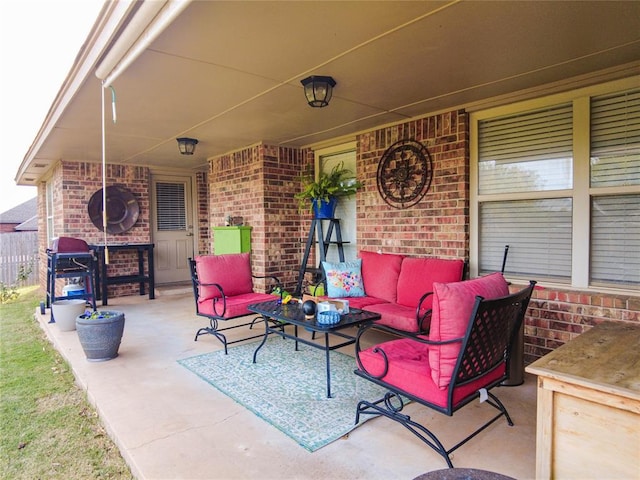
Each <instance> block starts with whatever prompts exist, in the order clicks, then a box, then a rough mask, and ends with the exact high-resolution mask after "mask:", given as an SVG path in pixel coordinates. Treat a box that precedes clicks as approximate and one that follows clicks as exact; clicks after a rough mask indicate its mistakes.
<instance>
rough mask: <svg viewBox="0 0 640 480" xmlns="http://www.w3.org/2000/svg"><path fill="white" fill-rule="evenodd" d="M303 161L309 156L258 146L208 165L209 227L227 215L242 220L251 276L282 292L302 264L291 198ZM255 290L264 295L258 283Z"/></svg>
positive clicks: (296, 222)
mask: <svg viewBox="0 0 640 480" xmlns="http://www.w3.org/2000/svg"><path fill="white" fill-rule="evenodd" d="M311 158H313V157H311ZM308 159H309V152H308V151H303V150H298V149H292V148H283V147H276V146H269V145H265V144H258V145H254V146H252V147H248V148H246V149H244V150H240V151H237V152H234V153H231V154H228V155H223V156H221V157H218V158H215V159H213V160H211V162H210V168H209V178H210V183H209V224H210V225H211V226H222V225H224V221H225V218H226V216H228V215H231V216H233V217H243V220H244V224H245V225H249V226H251V227H252V231H251V262H252V268H253V271H254V274H256V275H276V276H277V277H278V278H280V280H281V281H282V282H283V284H284V286H285V288H291V285H293V284H294V282H295V276H296V274H297V268H298V265H299V262H300V258H301V255H300V254H301V247H300V242H299V232H300V230H301V219H300V216H299V215H298V213H297V205H296V203H295V200H294V199H293V195H294V193H295V192H297V191H298V189H299V185H300V184H299V181H298V178H297V177H298V173H299V172H300V171H301V169H302V168H303V164H304V162H306V161H308ZM213 241H214V240H213V238H211V247H210V249H211V251H213ZM256 286H257V288H258V289H259V290H264V286H263V285H261V284H260V283H259V282H258V284H257V285H256Z"/></svg>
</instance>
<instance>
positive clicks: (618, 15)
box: [16, 0, 640, 185]
mask: <svg viewBox="0 0 640 480" xmlns="http://www.w3.org/2000/svg"><path fill="white" fill-rule="evenodd" d="M176 5H178V7H176ZM184 5H186V6H184ZM183 6H184V8H183ZM176 8H177V9H176ZM171 9H176V10H175V12H176V16H175V19H173V20H172V21H171V22H170V23H169V24H168V26H166V27H165V26H163V27H159V26H158V25H159V24H158V23H157V22H158V18H160V17H161V16H162V14H163V13H166V12H167V11H170V10H171ZM145 10H147V11H149V10H151V11H153V13H154V15H153V16H155V13H157V14H158V17H155V18H154V19H149V20H144V18H143V12H144V11H145ZM156 10H157V12H156ZM141 19H142V20H141ZM145 22H146V23H145ZM141 23H142V24H143V27H148V28H147V31H146V32H144V33H143V34H142V35H141V36H140V38H139V39H138V41H140V40H141V39H142V40H144V39H145V38H147V39H151V41H150V42H148V45H147V44H144V43H142V44H141V43H136V41H135V39H134V40H132V41H131V42H130V44H129V45H128V47H131V50H136V49H138V50H140V54H139V55H138V56H136V57H135V58H134V60H133V62H132V63H131V64H130V65H129V66H128V67H127V68H126V69H124V70H123V72H122V73H121V74H120V75H119V76H117V77H116V78H115V79H114V81H113V83H112V85H113V87H114V89H115V92H116V105H117V123H115V124H113V123H112V122H111V112H110V107H107V108H108V110H107V135H106V138H107V143H106V151H107V161H108V162H110V163H120V164H129V165H145V166H152V167H157V168H180V169H183V170H189V171H193V170H198V169H205V168H206V163H207V162H206V160H207V158H211V157H213V156H216V155H220V154H223V153H226V152H229V151H233V150H236V149H239V148H242V147H246V146H248V145H252V144H255V143H257V142H260V141H265V142H267V143H269V144H275V145H283V146H298V147H299V146H308V145H313V144H317V143H318V142H323V141H326V140H329V139H334V138H339V137H345V138H346V137H348V136H352V135H354V134H355V133H356V132H359V131H363V130H367V129H371V128H373V127H376V126H380V125H384V124H389V123H394V122H401V121H403V120H405V119H407V118H411V117H415V116H419V115H424V114H428V113H432V112H436V111H440V110H443V109H450V108H458V107H469V106H472V107H473V106H474V105H476V106H478V105H480V104H481V102H483V101H485V100H486V99H490V98H495V97H504V96H509V95H511V94H514V93H515V92H520V91H523V90H528V89H538V88H539V87H541V86H543V85H548V84H552V83H555V82H565V83H566V87H565V88H571V87H572V86H573V85H574V84H573V83H571V82H568V81H567V80H568V79H571V78H574V77H585V76H590V75H592V74H594V72H604V74H603V75H599V76H595V77H594V79H593V82H595V81H602V79H603V78H605V79H607V78H615V77H616V76H628V75H630V74H632V73H636V74H637V73H638V72H640V62H639V59H640V2H627V1H622V2H617V1H606V2H533V1H531V2H503V1H500V2H493V1H483V2H472V1H463V2H438V1H427V2H422V1H407V2H404V1H378V2H370V1H354V2H346V1H335V2H333V1H326V2H312V1H280V2H271V1H256V2H254V1H194V2H191V3H186V4H179V3H178V2H175V1H169V2H160V1H154V2H152V1H150V0H145V1H144V2H134V1H131V2H127V1H121V2H113V4H111V3H109V2H107V3H105V7H104V8H103V11H102V12H101V15H100V17H99V18H98V20H97V21H96V24H95V26H94V29H93V31H92V33H91V34H90V36H89V38H88V39H87V42H86V44H85V45H84V46H83V49H82V50H81V52H80V54H79V55H78V61H77V63H76V65H75V66H74V68H73V69H72V70H71V72H70V74H69V76H68V78H67V80H66V82H65V84H64V85H63V86H62V87H61V90H60V93H59V94H58V97H57V98H56V100H55V101H54V104H53V106H52V107H51V110H50V112H49V115H48V117H47V118H46V119H45V121H44V124H43V126H42V129H41V130H40V132H39V134H38V136H37V137H36V139H35V140H34V143H33V145H32V147H31V148H30V150H29V151H28V152H27V154H26V156H25V158H24V161H23V163H22V165H21V166H20V169H19V171H18V173H17V175H16V180H17V182H18V183H19V184H21V185H33V184H36V183H37V182H38V181H39V180H40V179H41V178H42V176H43V175H45V174H46V172H47V171H48V169H49V168H50V167H51V166H53V165H54V164H55V163H56V162H57V161H58V160H72V161H76V160H82V161H95V162H99V161H101V158H102V147H101V138H102V137H101V122H102V113H101V105H100V95H101V80H100V79H99V78H98V77H97V76H96V74H95V72H96V68H99V69H100V70H105V69H106V70H107V71H106V73H105V74H104V75H102V76H105V75H108V74H109V71H108V69H107V68H106V67H105V65H106V63H107V61H103V59H104V57H105V55H107V54H108V53H109V51H110V50H113V51H114V52H115V51H116V50H117V49H118V48H119V46H118V45H117V43H116V42H117V40H118V38H119V37H120V38H121V39H125V38H126V37H128V36H132V35H131V32H134V31H135V32H136V33H134V34H133V36H134V37H136V38H137V36H138V35H139V32H138V31H136V28H137V25H140V24H141ZM154 31H160V33H159V35H153V32H154ZM114 45H115V46H114ZM124 51H126V48H125V49H124V50H123V52H124ZM311 74H316V75H330V76H332V77H333V78H335V80H336V81H337V86H336V87H335V89H334V95H333V99H332V101H331V104H330V105H329V106H328V107H326V108H320V109H319V108H311V107H309V106H308V105H307V104H306V101H305V99H304V95H303V90H302V86H301V84H300V80H301V79H303V78H305V77H306V76H308V75H311ZM105 93H106V99H107V101H108V102H109V101H110V99H111V97H110V95H111V93H110V91H109V90H107V91H106V92H105ZM180 136H187V137H193V138H197V139H198V140H199V142H200V143H199V144H198V146H197V149H196V153H195V155H193V156H191V157H188V156H181V155H180V154H179V153H178V148H177V144H176V141H175V139H176V137H180Z"/></svg>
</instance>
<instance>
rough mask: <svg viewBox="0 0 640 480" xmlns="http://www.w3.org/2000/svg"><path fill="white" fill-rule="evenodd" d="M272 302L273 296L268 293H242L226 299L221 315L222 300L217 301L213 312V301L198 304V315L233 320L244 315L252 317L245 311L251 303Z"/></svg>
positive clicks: (207, 300)
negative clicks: (225, 306) (225, 305)
mask: <svg viewBox="0 0 640 480" xmlns="http://www.w3.org/2000/svg"><path fill="white" fill-rule="evenodd" d="M269 300H273V295H269V294H268V293H242V294H240V295H235V296H233V297H227V308H226V310H225V312H224V315H221V314H222V309H223V304H222V299H218V300H217V304H216V307H215V308H216V310H215V311H214V307H213V302H214V299H213V298H210V299H206V300H201V301H199V302H198V313H199V314H201V315H208V316H212V317H222V318H235V317H242V316H244V315H254V313H253V312H250V311H249V310H247V307H248V306H249V305H251V304H252V303H259V302H266V301H269Z"/></svg>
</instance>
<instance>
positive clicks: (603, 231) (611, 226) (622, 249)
mask: <svg viewBox="0 0 640 480" xmlns="http://www.w3.org/2000/svg"><path fill="white" fill-rule="evenodd" d="M591 220H592V223H591V280H592V281H593V282H600V283H603V282H604V283H616V284H622V285H640V195H619V196H603V197H595V198H593V200H592V201H591Z"/></svg>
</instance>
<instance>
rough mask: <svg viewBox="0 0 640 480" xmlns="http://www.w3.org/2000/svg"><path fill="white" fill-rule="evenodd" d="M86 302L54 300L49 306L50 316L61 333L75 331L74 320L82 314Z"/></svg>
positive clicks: (80, 300)
mask: <svg viewBox="0 0 640 480" xmlns="http://www.w3.org/2000/svg"><path fill="white" fill-rule="evenodd" d="M86 303H87V302H86V300H82V299H73V300H56V301H55V302H53V303H52V304H51V315H52V316H53V320H54V321H55V323H56V325H57V326H58V328H59V329H60V330H61V331H63V332H69V331H71V330H75V329H76V318H78V315H82V314H83V313H84V309H85V305H86Z"/></svg>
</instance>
